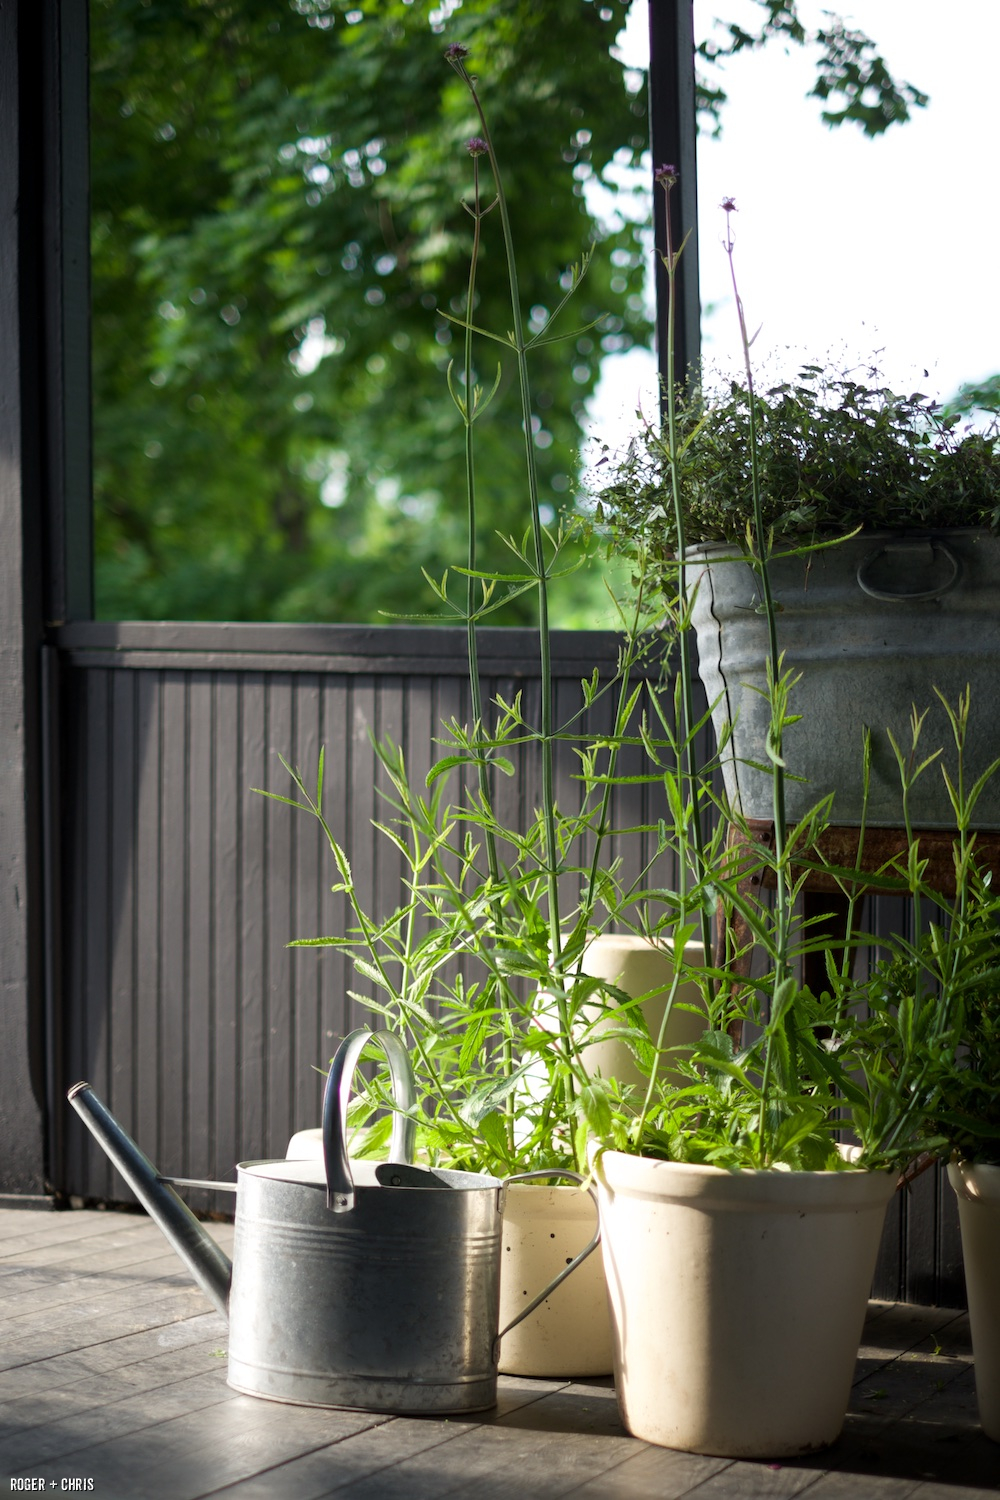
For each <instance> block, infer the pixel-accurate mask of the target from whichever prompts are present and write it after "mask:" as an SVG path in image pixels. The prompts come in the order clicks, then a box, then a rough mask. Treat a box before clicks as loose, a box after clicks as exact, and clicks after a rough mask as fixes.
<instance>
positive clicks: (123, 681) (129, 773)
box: [108, 672, 137, 1126]
mask: <svg viewBox="0 0 1000 1500" xmlns="http://www.w3.org/2000/svg"><path fill="white" fill-rule="evenodd" d="M108 675H109V677H110V679H111V681H110V691H111V703H112V706H111V717H110V726H109V727H110V732H111V758H110V766H109V770H110V774H111V778H112V787H113V795H112V797H111V798H110V806H109V817H110V827H111V850H110V859H111V866H110V878H111V904H110V909H109V916H110V944H111V951H110V972H109V983H108V999H109V1004H110V1007H111V1037H112V1051H111V1074H110V1078H109V1080H108V1104H109V1105H110V1107H111V1109H112V1111H113V1112H114V1114H115V1115H117V1116H118V1118H119V1119H122V1120H128V1122H129V1125H130V1126H131V1125H132V1123H133V1111H134V1108H135V1086H136V1069H135V1054H136V1035H135V977H136V952H135V925H136V924H135V918H136V911H135V885H136V882H135V874H136V871H135V856H136V843H135V804H136V770H137V754H136V738H135V736H136V691H135V690H136V685H137V684H136V679H135V676H134V674H133V673H131V672H111V673H109V674H108Z"/></svg>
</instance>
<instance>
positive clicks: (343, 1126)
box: [323, 1026, 417, 1214]
mask: <svg viewBox="0 0 1000 1500" xmlns="http://www.w3.org/2000/svg"><path fill="white" fill-rule="evenodd" d="M369 1042H378V1044H379V1046H380V1047H381V1048H382V1051H383V1052H384V1053H385V1056H386V1061H387V1062H388V1064H389V1075H390V1078H391V1080H392V1098H393V1103H394V1104H395V1106H396V1113H395V1114H394V1115H393V1117H392V1138H391V1140H390V1142H389V1160H390V1161H398V1162H407V1163H408V1162H412V1161H413V1148H414V1144H415V1139H416V1131H417V1124H416V1121H415V1120H414V1119H413V1118H412V1115H411V1114H410V1111H412V1110H413V1109H414V1107H415V1105H416V1102H417V1086H416V1081H415V1080H414V1077H413V1068H412V1066H411V1064H410V1059H409V1055H408V1053H407V1051H406V1048H405V1047H404V1046H403V1044H402V1042H401V1041H400V1040H399V1037H398V1036H396V1035H395V1034H394V1033H393V1032H391V1031H371V1030H369V1028H368V1027H367V1026H360V1027H359V1028H358V1030H357V1031H352V1032H351V1033H350V1035H349V1036H345V1038H344V1040H343V1041H342V1042H341V1044H340V1046H339V1047H338V1048H337V1052H336V1055H335V1057H334V1059H333V1062H332V1063H331V1064H330V1072H329V1074H328V1076H327V1080H326V1092H325V1093H324V1095H323V1156H324V1158H325V1161H326V1206H327V1208H330V1209H332V1210H333V1212H334V1213H335V1214H336V1213H347V1212H348V1211H349V1210H350V1209H352V1208H353V1207H354V1177H353V1176H352V1174H351V1163H350V1159H349V1158H348V1155H347V1101H348V1099H349V1098H350V1095H351V1083H352V1081H353V1078H354V1070H355V1068H356V1067H357V1065H358V1059H359V1058H360V1056H361V1054H362V1052H363V1051H364V1050H365V1048H366V1047H367V1045H368V1043H369Z"/></svg>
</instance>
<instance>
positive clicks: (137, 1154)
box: [67, 1083, 233, 1317]
mask: <svg viewBox="0 0 1000 1500" xmlns="http://www.w3.org/2000/svg"><path fill="white" fill-rule="evenodd" d="M67 1098H68V1099H69V1102H70V1103H71V1104H72V1106H73V1108H74V1109H75V1110H76V1112H77V1114H78V1115H79V1116H80V1118H81V1119H82V1120H83V1122H84V1124H85V1125H86V1126H87V1129H88V1130H89V1131H90V1132H91V1134H92V1135H93V1136H94V1137H95V1138H96V1139H97V1140H98V1141H99V1142H100V1144H101V1146H102V1147H103V1149H104V1151H105V1152H106V1153H107V1155H108V1156H109V1157H110V1158H111V1160H112V1161H113V1162H114V1164H115V1166H116V1167H117V1168H118V1171H119V1172H120V1173H121V1175H122V1176H123V1177H124V1179H125V1181H126V1182H127V1183H128V1185H129V1187H130V1188H131V1189H132V1191H133V1193H135V1195H136V1197H137V1198H138V1200H139V1202H140V1203H141V1204H142V1206H143V1208H144V1209H145V1210H146V1212H147V1213H148V1214H149V1216H150V1218H151V1219H153V1220H155V1222H156V1223H157V1224H158V1225H159V1227H160V1228H161V1229H162V1230H163V1233H164V1234H165V1235H166V1237H167V1239H168V1240H169V1241H170V1243H171V1245H173V1247H174V1249H175V1250H176V1251H177V1254H178V1255H179V1256H180V1258H181V1260H182V1261H184V1263H185V1265H186V1266H187V1268H188V1270H189V1271H190V1272H191V1274H192V1276H193V1277H194V1279H195V1281H197V1283H198V1285H199V1286H200V1287H201V1289H202V1291H203V1292H204V1293H205V1295H206V1296H207V1297H208V1298H209V1299H210V1301H211V1302H212V1303H213V1304H214V1305H215V1307H216V1308H217V1309H218V1311H219V1312H220V1313H222V1315H223V1317H228V1313H229V1286H230V1282H231V1280H232V1271H233V1268H232V1266H231V1264H230V1262H229V1260H228V1259H227V1257H226V1256H225V1255H223V1253H222V1251H221V1250H220V1249H219V1247H218V1245H217V1244H216V1243H215V1241H214V1240H213V1239H212V1237H211V1235H210V1234H208V1233H207V1232H206V1230H205V1229H204V1227H203V1226H202V1225H201V1224H200V1223H199V1222H198V1220H197V1219H196V1218H195V1216H194V1214H193V1213H192V1212H191V1210H190V1209H189V1208H188V1206H187V1204H186V1203H184V1202H183V1201H182V1200H181V1198H179V1197H178V1195H177V1194H176V1193H175V1192H174V1190H173V1188H172V1187H171V1186H170V1184H169V1182H168V1181H166V1180H165V1179H164V1178H162V1177H160V1175H159V1173H158V1172H157V1170H156V1168H155V1167H154V1166H153V1163H152V1162H151V1161H150V1160H149V1158H148V1157H147V1156H144V1155H143V1153H142V1152H141V1151H140V1150H139V1147H138V1146H137V1145H136V1143H135V1141H133V1140H132V1138H131V1136H129V1135H127V1134H126V1132H125V1131H124V1130H123V1129H122V1127H121V1126H120V1125H119V1123H118V1121H117V1120H116V1119H115V1117H114V1115H113V1114H112V1113H111V1111H110V1110H109V1109H108V1108H107V1107H106V1105H104V1104H102V1103H101V1101H100V1099H98V1097H97V1095H96V1094H95V1093H94V1091H93V1089H92V1088H91V1087H90V1084H89V1083H75V1084H74V1085H73V1087H72V1088H71V1089H70V1090H69V1093H68V1094H67ZM220 1186H221V1184H220Z"/></svg>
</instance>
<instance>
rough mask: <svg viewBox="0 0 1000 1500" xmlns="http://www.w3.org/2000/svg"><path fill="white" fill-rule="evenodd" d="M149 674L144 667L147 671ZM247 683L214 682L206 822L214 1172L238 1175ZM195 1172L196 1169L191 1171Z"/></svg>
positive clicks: (224, 678)
mask: <svg viewBox="0 0 1000 1500" xmlns="http://www.w3.org/2000/svg"><path fill="white" fill-rule="evenodd" d="M144 675H145V674H144ZM242 689H243V685H242V681H241V679H240V676H239V674H238V673H236V672H220V673H219V674H218V677H217V679H216V680H215V682H214V683H213V685H212V688H211V696H212V705H211V707H212V736H213V743H214V747H215V754H214V759H213V763H212V800H211V807H210V809H206V821H207V822H208V823H209V825H210V829H211V838H212V864H213V870H212V890H211V915H212V929H213V936H214V942H213V946H212V969H211V985H212V1002H213V1023H214V1024H213V1033H212V1039H211V1047H210V1051H211V1061H212V1089H213V1092H212V1098H211V1101H210V1103H209V1108H208V1122H209V1128H210V1155H211V1152H212V1149H214V1163H213V1166H212V1175H213V1176H214V1177H215V1178H216V1179H219V1178H225V1179H231V1177H232V1171H233V1165H234V1164H235V1163H236V1162H237V1161H241V1160H244V1159H245V1158H247V1157H249V1156H250V1155H251V1153H250V1152H243V1151H242V1149H241V1148H242V1135H241V1132H240V1002H241V995H242V984H243V975H242V956H243V947H242V941H241V939H242V932H243V881H242V877H241V869H242V861H243V828H242V824H241V818H240V814H241V811H242V808H243V802H244V785H245V784H244V781H243V772H242V762H241V758H240V742H241V735H242V722H243V690H242ZM192 1175H193V1174H192Z"/></svg>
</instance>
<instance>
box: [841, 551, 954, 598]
mask: <svg viewBox="0 0 1000 1500" xmlns="http://www.w3.org/2000/svg"><path fill="white" fill-rule="evenodd" d="M914 551H924V552H930V554H931V559H932V560H933V557H934V554H935V553H940V555H941V556H942V557H943V558H944V561H945V563H946V571H945V574H944V577H943V578H942V580H941V582H940V583H938V584H933V585H932V586H931V587H930V588H926V589H914V588H907V587H906V585H905V583H904V585H903V586H902V588H898V589H883V588H879V587H878V585H877V584H875V583H873V582H872V580H871V576H870V574H871V570H872V568H873V567H874V566H875V564H876V563H877V562H878V560H879V558H880V557H886V556H888V555H893V556H895V557H896V558H900V559H901V560H902V562H903V563H904V565H905V562H906V553H907V552H909V553H911V554H912V553H913V552H914ZM961 572H962V565H961V563H960V562H959V560H958V558H957V557H956V556H955V554H954V552H952V550H951V548H950V547H946V546H945V544H944V542H939V541H918V540H917V539H916V538H913V539H912V540H911V541H898V542H888V543H887V544H886V545H885V546H883V547H876V548H875V550H874V551H873V552H869V553H868V555H867V557H864V558H862V560H861V562H860V563H859V564H858V574H857V577H858V587H859V588H860V589H861V591H862V593H865V594H867V595H868V597H869V599H878V600H880V601H881V602H882V603H885V604H928V603H929V602H930V601H931V600H932V599H940V598H941V595H942V594H946V593H947V592H948V590H949V589H953V588H954V587H955V584H956V583H957V582H958V580H959V576H960V574H961Z"/></svg>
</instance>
